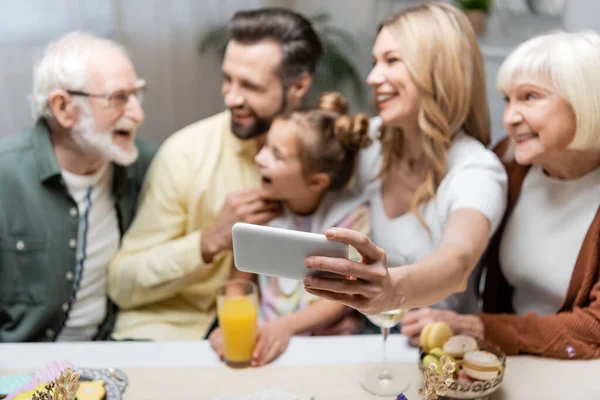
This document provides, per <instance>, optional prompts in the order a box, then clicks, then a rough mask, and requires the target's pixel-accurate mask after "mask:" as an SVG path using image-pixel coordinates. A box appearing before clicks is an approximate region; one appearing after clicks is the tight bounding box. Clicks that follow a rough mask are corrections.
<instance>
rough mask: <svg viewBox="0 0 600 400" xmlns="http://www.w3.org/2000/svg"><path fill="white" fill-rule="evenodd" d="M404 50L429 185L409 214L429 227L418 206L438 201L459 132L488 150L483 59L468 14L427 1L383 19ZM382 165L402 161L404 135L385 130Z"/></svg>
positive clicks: (423, 186) (419, 192) (421, 188)
mask: <svg viewBox="0 0 600 400" xmlns="http://www.w3.org/2000/svg"><path fill="white" fill-rule="evenodd" d="M384 27H385V28H387V29H389V30H390V31H391V32H392V34H393V35H394V37H395V38H396V40H397V41H398V44H399V46H400V50H401V53H402V55H403V61H404V64H405V65H406V67H407V69H408V71H409V73H410V75H411V77H412V79H413V80H414V82H415V84H416V85H417V86H418V88H419V89H420V93H421V104H420V106H419V111H418V124H419V128H420V130H421V131H422V132H423V148H424V151H425V157H426V162H427V172H426V176H425V181H424V182H423V183H422V184H421V186H419V187H418V188H417V190H416V192H415V195H414V196H413V199H412V203H411V211H413V212H414V213H415V214H416V215H417V217H418V218H419V220H420V221H421V223H422V224H423V225H424V226H425V227H427V224H426V223H425V221H424V219H423V217H422V215H421V212H420V210H419V207H420V205H421V204H423V203H425V202H427V201H429V200H431V199H432V198H434V197H435V195H436V191H437V188H438V186H439V185H440V182H441V181H442V179H443V178H444V176H445V175H446V172H447V156H448V148H449V147H450V144H451V141H452V139H453V137H454V135H455V134H456V133H458V132H459V131H461V130H462V131H463V132H465V133H466V134H467V135H470V136H472V137H474V138H475V139H477V140H479V141H480V142H481V143H483V144H484V145H485V146H487V145H488V144H489V142H490V117H489V110H488V103H487V97H486V89H485V71H484V65H483V58H482V56H481V52H480V50H479V46H478V44H477V38H476V37H475V33H474V31H473V28H472V27H471V24H470V23H469V20H468V19H467V18H466V16H465V15H464V13H463V12H462V11H460V10H459V9H457V8H456V7H454V6H451V5H449V4H444V3H441V2H427V3H424V4H421V5H418V6H415V7H411V8H409V9H406V10H404V11H401V12H399V13H397V14H395V15H393V16H391V17H390V18H388V19H386V20H384V21H383V22H382V23H381V25H380V27H379V31H380V30H381V29H382V28H384ZM380 137H381V141H382V149H383V166H382V170H381V174H382V175H384V174H385V173H387V172H388V171H389V170H390V168H391V167H392V165H393V164H394V162H395V161H397V160H399V159H400V158H402V154H403V141H404V140H403V134H402V131H401V130H400V129H398V128H392V127H385V126H382V128H381V136H380Z"/></svg>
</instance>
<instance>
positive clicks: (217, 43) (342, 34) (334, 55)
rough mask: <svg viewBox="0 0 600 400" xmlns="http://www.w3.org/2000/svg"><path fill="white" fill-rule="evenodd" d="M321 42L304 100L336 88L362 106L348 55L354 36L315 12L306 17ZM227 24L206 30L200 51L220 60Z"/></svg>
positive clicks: (354, 47)
mask: <svg viewBox="0 0 600 400" xmlns="http://www.w3.org/2000/svg"><path fill="white" fill-rule="evenodd" d="M309 19H310V20H311V22H312V23H313V26H314V28H315V30H316V31H317V33H318V34H319V36H320V38H321V41H322V43H323V49H324V52H323V57H322V58H321V60H320V62H319V63H318V64H317V69H316V71H315V74H314V76H313V86H312V89H311V91H310V93H309V94H308V95H307V100H308V101H311V102H313V101H314V100H315V99H316V98H317V97H318V96H319V95H320V94H321V93H323V92H327V91H333V90H335V91H338V92H340V93H342V94H345V95H346V96H348V95H349V94H348V93H346V92H347V91H348V89H349V90H350V94H352V95H354V98H355V99H356V100H358V102H359V105H364V86H363V79H362V77H361V75H360V73H359V72H358V69H357V67H356V66H355V64H354V62H353V61H352V59H351V57H350V56H349V55H348V54H349V53H350V54H357V53H358V51H359V50H358V44H357V43H356V40H355V39H354V36H353V35H352V34H351V33H349V32H347V31H346V30H344V29H341V28H338V27H336V26H333V25H332V24H331V23H330V21H331V15H329V14H327V13H318V14H315V15H313V16H312V17H310V18H309ZM227 39H228V36H227V25H219V26H215V27H212V28H210V29H209V30H207V31H206V32H205V33H204V35H203V36H202V38H201V39H200V44H199V46H198V50H199V52H200V54H205V53H207V52H215V53H216V54H218V56H219V59H221V60H222V58H223V56H224V54H225V48H226V47H227Z"/></svg>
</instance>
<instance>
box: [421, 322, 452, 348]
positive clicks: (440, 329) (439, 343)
mask: <svg viewBox="0 0 600 400" xmlns="http://www.w3.org/2000/svg"><path fill="white" fill-rule="evenodd" d="M453 334H454V333H453V332H452V328H450V325H448V324H447V323H445V322H432V323H431V324H428V325H426V326H425V327H424V328H423V329H422V330H421V337H420V341H421V347H422V348H423V351H424V352H425V353H429V352H430V351H431V349H433V348H434V347H440V348H441V347H443V346H444V343H446V340H448V339H449V338H450V337H451V336H452V335H453Z"/></svg>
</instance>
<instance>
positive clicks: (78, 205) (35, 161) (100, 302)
mask: <svg viewBox="0 0 600 400" xmlns="http://www.w3.org/2000/svg"><path fill="white" fill-rule="evenodd" d="M143 89H144V81H143V80H140V79H139V78H138V76H137V74H136V72H135V69H134V67H133V65H132V63H131V61H130V60H129V58H128V57H127V55H126V52H125V50H124V49H123V48H122V47H121V46H120V45H118V44H117V43H115V42H113V41H110V40H108V39H104V38H100V37H96V36H93V35H90V34H87V33H82V32H72V33H69V34H67V35H65V36H63V37H61V38H59V39H57V40H56V41H54V42H53V43H51V44H50V45H49V46H48V47H47V48H46V50H45V52H44V55H43V57H42V58H41V60H40V61H39V63H38V64H37V66H36V68H35V71H34V82H33V95H32V109H33V115H34V118H35V119H36V120H37V123H36V125H35V126H34V127H33V128H32V129H29V130H27V131H25V132H22V133H19V134H16V135H12V136H6V137H4V138H3V139H1V140H0V184H1V187H2V189H1V190H0V342H25V341H28V342H29V341H87V340H100V339H104V338H107V337H108V336H109V335H110V333H111V331H112V327H113V326H114V321H115V317H116V307H115V306H114V305H113V304H112V302H110V300H109V299H108V297H107V292H106V286H107V267H108V263H109V262H110V260H111V259H112V258H113V256H114V255H115V253H116V252H117V250H118V247H119V245H120V242H121V237H122V236H123V234H124V233H125V231H126V230H127V228H128V227H129V225H130V224H131V221H132V220H133V217H134V214H135V210H136V204H137V201H138V195H139V192H140V189H141V186H142V181H143V179H144V175H145V173H146V169H147V167H148V165H149V164H150V161H151V159H152V157H153V156H154V153H155V151H156V147H155V146H154V145H153V144H151V143H150V142H147V141H143V140H141V139H139V138H136V130H137V128H138V127H139V125H140V124H141V123H142V122H143V120H144V112H143V110H142V107H141V101H142V91H143Z"/></svg>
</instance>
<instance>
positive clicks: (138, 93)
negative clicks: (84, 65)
mask: <svg viewBox="0 0 600 400" xmlns="http://www.w3.org/2000/svg"><path fill="white" fill-rule="evenodd" d="M145 92H146V87H145V86H141V87H139V88H136V89H132V90H118V91H116V92H113V93H110V94H96V93H88V92H83V91H80V90H67V93H69V94H70V95H71V96H83V97H97V98H101V99H104V100H106V101H107V103H108V106H109V107H111V108H119V109H120V108H125V106H127V103H129V96H135V97H136V98H137V101H138V102H139V103H140V104H142V102H143V101H144V94H145Z"/></svg>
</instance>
